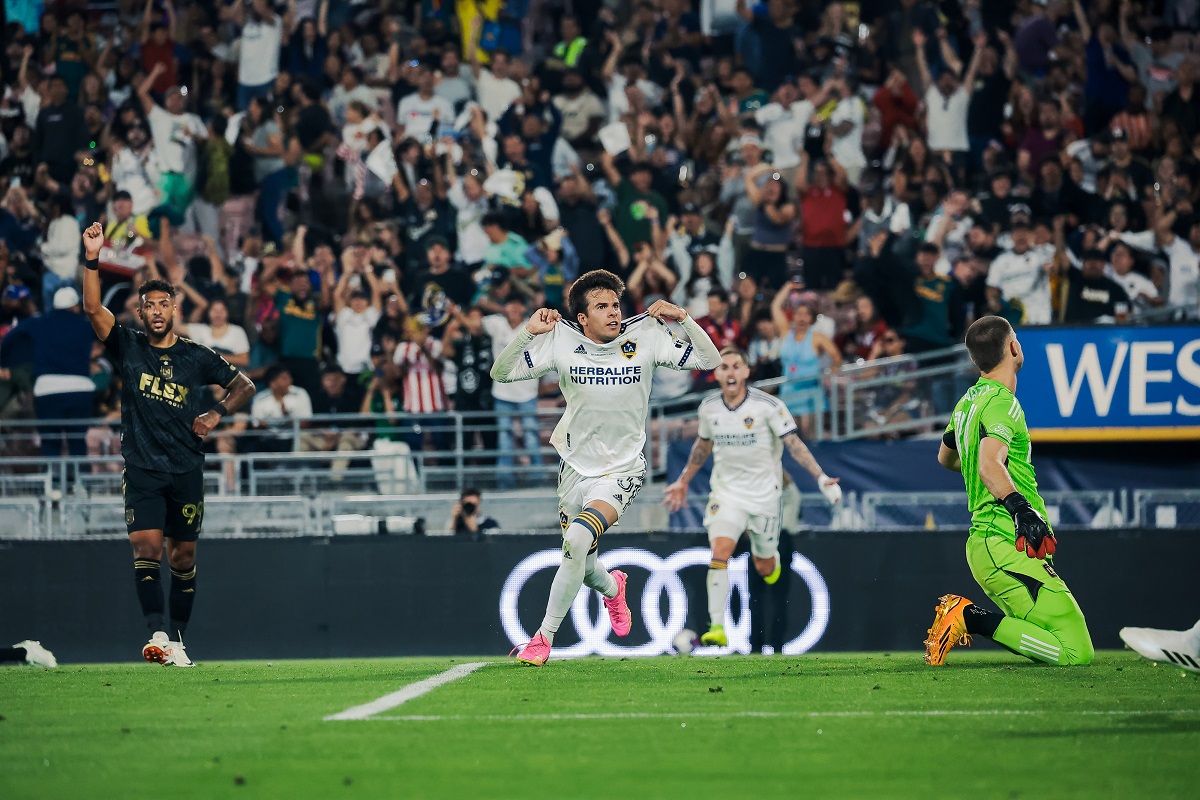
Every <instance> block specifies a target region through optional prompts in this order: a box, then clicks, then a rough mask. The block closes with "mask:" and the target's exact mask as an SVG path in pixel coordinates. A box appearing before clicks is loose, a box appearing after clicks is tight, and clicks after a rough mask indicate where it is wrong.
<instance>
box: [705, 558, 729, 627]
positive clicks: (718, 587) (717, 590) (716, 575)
mask: <svg viewBox="0 0 1200 800" xmlns="http://www.w3.org/2000/svg"><path fill="white" fill-rule="evenodd" d="M712 563H713V564H720V565H721V568H720V569H713V568H712V567H711V565H710V567H709V570H708V624H709V625H710V626H713V625H724V624H725V606H726V604H728V602H729V570H728V569H727V568H726V566H725V564H726V562H724V561H716V560H713V562H712Z"/></svg>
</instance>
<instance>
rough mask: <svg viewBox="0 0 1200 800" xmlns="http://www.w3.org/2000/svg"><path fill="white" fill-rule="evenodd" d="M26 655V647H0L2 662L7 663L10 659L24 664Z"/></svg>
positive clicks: (0, 660)
mask: <svg viewBox="0 0 1200 800" xmlns="http://www.w3.org/2000/svg"><path fill="white" fill-rule="evenodd" d="M26 655H27V654H26V652H25V648H24V647H0V664H6V663H8V662H9V661H15V662H17V663H18V664H24V663H25V657H26Z"/></svg>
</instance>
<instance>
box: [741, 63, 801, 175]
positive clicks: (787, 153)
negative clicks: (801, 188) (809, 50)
mask: <svg viewBox="0 0 1200 800" xmlns="http://www.w3.org/2000/svg"><path fill="white" fill-rule="evenodd" d="M809 83H811V79H809ZM814 113H816V108H815V106H814V105H813V103H812V101H811V100H808V99H801V98H800V92H799V90H798V89H797V88H796V85H795V84H794V83H792V82H790V81H784V82H783V83H781V84H779V88H778V89H776V90H775V96H774V97H773V98H772V100H771V102H770V103H767V104H766V105H765V106H763V107H762V108H760V109H758V110H757V111H755V112H754V119H755V121H757V122H758V124H759V125H761V126H762V128H763V135H762V138H763V141H765V142H766V145H767V149H768V150H770V151H771V166H773V167H775V169H776V170H778V171H779V173H780V174H782V175H783V178H784V181H785V182H787V183H788V184H791V183H793V182H794V181H795V179H796V174H795V172H796V167H798V166H799V165H800V154H799V150H800V148H801V147H803V146H804V141H805V137H806V136H807V135H808V123H809V120H811V119H812V117H813V114H814Z"/></svg>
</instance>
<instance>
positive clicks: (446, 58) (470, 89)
mask: <svg viewBox="0 0 1200 800" xmlns="http://www.w3.org/2000/svg"><path fill="white" fill-rule="evenodd" d="M441 66H442V69H441V72H440V76H441V77H440V78H439V79H438V81H437V86H435V87H434V89H433V93H434V94H436V95H437V96H438V97H443V98H445V99H446V100H448V101H449V102H450V104H451V105H452V106H454V107H455V108H462V106H464V105H466V103H467V101H469V100H471V99H473V98H474V97H475V88H474V86H472V85H471V69H470V67H468V66H467V65H466V64H464V63H462V61H461V60H459V57H458V50H456V49H455V48H453V47H447V48H446V49H445V50H443V51H442V64H441ZM435 77H437V76H435Z"/></svg>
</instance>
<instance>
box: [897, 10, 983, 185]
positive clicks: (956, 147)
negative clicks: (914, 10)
mask: <svg viewBox="0 0 1200 800" xmlns="http://www.w3.org/2000/svg"><path fill="white" fill-rule="evenodd" d="M938 36H939V37H940V39H941V51H942V60H943V62H944V67H943V69H942V71H941V73H940V74H939V75H938V77H937V82H936V83H935V82H934V81H933V78H932V76H931V75H930V74H929V64H927V63H926V60H925V32H924V31H923V30H921V29H920V28H917V27H914V28H913V34H912V40H913V49H914V50H915V51H916V55H917V68H918V69H919V70H920V73H921V84H922V88H923V89H924V90H925V121H926V128H927V130H928V131H929V140H928V143H929V149H930V150H932V151H933V155H935V156H937V157H939V158H943V157H946V156H947V155H948V156H949V158H950V159H951V162H950V163H951V164H952V165H953V168H954V171H955V173H956V175H957V176H958V177H960V178H961V177H962V176H964V175H965V174H966V167H967V153H968V152H970V150H971V143H970V139H969V137H968V136H967V112H968V110H969V109H970V106H971V91H972V89H973V88H974V86H975V75H976V73H977V72H978V71H979V62H980V60H981V59H982V57H983V51H984V49H985V48H986V47H987V41H988V34H987V31H983V30H981V31H979V32H977V33H976V34H975V37H974V38H973V39H972V43H973V44H974V45H975V54H974V55H973V56H972V57H971V64H970V66H968V67H967V74H966V76H964V77H963V79H962V81H961V82H960V81H959V77H958V76H959V71H960V70H961V68H962V62H961V61H959V60H958V57H957V56H956V55H955V54H954V51H953V50H952V49H951V47H950V43H949V39H948V38H947V36H946V29H945V28H940V29H939V31H938Z"/></svg>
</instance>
